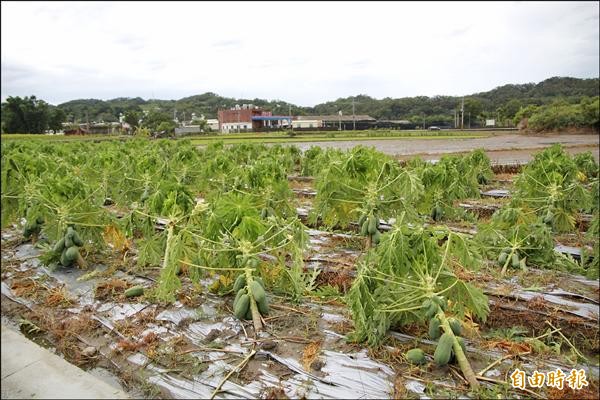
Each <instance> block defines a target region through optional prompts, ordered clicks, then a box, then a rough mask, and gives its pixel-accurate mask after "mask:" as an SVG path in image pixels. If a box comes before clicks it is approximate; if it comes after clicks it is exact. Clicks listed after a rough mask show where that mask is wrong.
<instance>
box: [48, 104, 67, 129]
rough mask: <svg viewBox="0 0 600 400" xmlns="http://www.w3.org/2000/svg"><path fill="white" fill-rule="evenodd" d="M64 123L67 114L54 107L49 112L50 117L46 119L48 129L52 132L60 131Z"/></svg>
mask: <svg viewBox="0 0 600 400" xmlns="http://www.w3.org/2000/svg"><path fill="white" fill-rule="evenodd" d="M66 121H67V114H66V113H65V112H64V111H63V110H62V109H60V108H58V107H54V108H53V109H52V110H51V111H50V116H49V118H48V129H52V130H53V131H54V132H57V131H60V130H61V129H62V127H63V126H62V124H63V122H66Z"/></svg>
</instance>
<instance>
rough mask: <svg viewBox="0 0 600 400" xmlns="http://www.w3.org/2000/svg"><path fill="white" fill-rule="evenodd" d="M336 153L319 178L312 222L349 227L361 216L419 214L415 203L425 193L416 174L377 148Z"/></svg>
mask: <svg viewBox="0 0 600 400" xmlns="http://www.w3.org/2000/svg"><path fill="white" fill-rule="evenodd" d="M334 154H335V156H337V157H335V158H334V157H332V158H330V160H329V164H328V165H327V166H326V167H324V168H322V170H321V172H320V173H319V175H317V177H316V181H315V182H316V189H317V196H316V198H315V201H314V209H313V211H312V213H311V214H310V215H309V221H310V222H312V223H314V222H316V220H317V219H318V218H322V220H323V223H324V224H325V225H326V226H329V227H333V226H336V225H340V226H342V227H346V226H348V224H349V223H350V222H351V221H355V220H358V219H359V218H360V217H361V216H373V215H376V216H377V217H380V218H392V217H394V216H396V214H397V213H399V212H402V211H406V212H407V213H408V214H409V215H410V216H412V217H415V211H414V202H415V201H416V200H417V199H419V197H420V196H421V194H422V192H423V186H422V184H421V182H420V180H419V179H418V177H417V176H416V174H414V173H413V172H411V171H408V170H406V169H402V168H401V167H400V166H399V165H398V163H397V162H396V161H395V160H393V159H392V158H390V157H389V156H386V155H384V154H382V153H380V152H378V151H375V150H374V149H373V148H367V147H363V146H356V147H354V148H353V149H352V150H350V151H348V152H346V153H334ZM331 155H333V154H330V156H331Z"/></svg>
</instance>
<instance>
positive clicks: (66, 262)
mask: <svg viewBox="0 0 600 400" xmlns="http://www.w3.org/2000/svg"><path fill="white" fill-rule="evenodd" d="M66 253H67V249H63V251H62V253H61V255H60V263H61V264H62V266H63V267H68V266H69V265H71V264H72V263H73V262H72V261H69V260H67V258H66V256H65V255H66Z"/></svg>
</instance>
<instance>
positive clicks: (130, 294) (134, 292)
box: [125, 286, 144, 298]
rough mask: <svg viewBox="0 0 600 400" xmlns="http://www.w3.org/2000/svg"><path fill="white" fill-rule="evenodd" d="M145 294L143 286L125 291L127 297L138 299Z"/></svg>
mask: <svg viewBox="0 0 600 400" xmlns="http://www.w3.org/2000/svg"><path fill="white" fill-rule="evenodd" d="M143 294H144V287H143V286H133V287H130V288H129V289H127V290H126V291H125V297H128V298H129V297H137V296H141V295H143Z"/></svg>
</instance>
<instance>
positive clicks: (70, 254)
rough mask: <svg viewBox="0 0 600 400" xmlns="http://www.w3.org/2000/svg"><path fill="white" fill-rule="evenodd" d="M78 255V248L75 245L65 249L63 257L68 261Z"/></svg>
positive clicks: (74, 259)
mask: <svg viewBox="0 0 600 400" xmlns="http://www.w3.org/2000/svg"><path fill="white" fill-rule="evenodd" d="M78 257H79V248H78V247H77V246H71V247H69V248H68V249H67V250H66V251H65V259H66V260H67V261H70V262H74V261H76V260H77V258H78Z"/></svg>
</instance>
